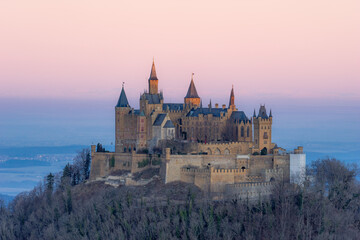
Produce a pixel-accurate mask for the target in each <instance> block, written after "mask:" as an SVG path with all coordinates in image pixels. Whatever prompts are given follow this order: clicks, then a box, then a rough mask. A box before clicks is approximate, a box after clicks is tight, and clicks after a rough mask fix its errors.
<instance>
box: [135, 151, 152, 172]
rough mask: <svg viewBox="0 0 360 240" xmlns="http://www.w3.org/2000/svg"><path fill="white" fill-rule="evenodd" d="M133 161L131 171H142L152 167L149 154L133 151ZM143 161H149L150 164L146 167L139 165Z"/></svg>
mask: <svg viewBox="0 0 360 240" xmlns="http://www.w3.org/2000/svg"><path fill="white" fill-rule="evenodd" d="M131 161H132V165H131V173H136V172H141V171H143V170H146V169H148V168H150V167H151V163H150V157H149V155H148V154H142V153H140V154H138V153H136V152H132V154H131ZM143 161H148V165H146V166H144V167H139V163H140V164H141V163H142V162H143Z"/></svg>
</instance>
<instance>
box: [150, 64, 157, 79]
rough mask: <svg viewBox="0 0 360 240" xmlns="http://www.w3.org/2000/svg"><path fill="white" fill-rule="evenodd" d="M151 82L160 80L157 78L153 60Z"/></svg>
mask: <svg viewBox="0 0 360 240" xmlns="http://www.w3.org/2000/svg"><path fill="white" fill-rule="evenodd" d="M149 80H158V78H157V76H156V70H155V63H154V60H153V63H152V67H151V72H150V77H149Z"/></svg>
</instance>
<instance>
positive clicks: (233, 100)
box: [229, 85, 235, 108]
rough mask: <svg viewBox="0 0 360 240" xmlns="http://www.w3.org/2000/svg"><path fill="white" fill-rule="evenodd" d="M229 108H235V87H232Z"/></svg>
mask: <svg viewBox="0 0 360 240" xmlns="http://www.w3.org/2000/svg"><path fill="white" fill-rule="evenodd" d="M229 108H235V95H234V85H232V88H231V92H230V100H229Z"/></svg>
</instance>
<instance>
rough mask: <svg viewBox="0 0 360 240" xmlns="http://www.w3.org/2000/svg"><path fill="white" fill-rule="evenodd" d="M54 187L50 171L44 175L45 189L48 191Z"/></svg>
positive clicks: (51, 190)
mask: <svg viewBox="0 0 360 240" xmlns="http://www.w3.org/2000/svg"><path fill="white" fill-rule="evenodd" d="M53 189H54V175H53V174H52V173H49V175H47V177H46V190H47V191H49V192H51V193H52V192H53Z"/></svg>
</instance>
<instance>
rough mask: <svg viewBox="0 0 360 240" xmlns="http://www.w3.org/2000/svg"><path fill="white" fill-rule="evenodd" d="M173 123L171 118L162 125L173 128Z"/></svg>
mask: <svg viewBox="0 0 360 240" xmlns="http://www.w3.org/2000/svg"><path fill="white" fill-rule="evenodd" d="M174 127H175V126H174V124H173V123H172V121H171V120H167V121H166V123H165V125H164V128H174Z"/></svg>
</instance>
